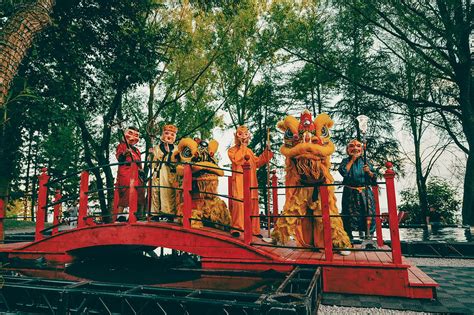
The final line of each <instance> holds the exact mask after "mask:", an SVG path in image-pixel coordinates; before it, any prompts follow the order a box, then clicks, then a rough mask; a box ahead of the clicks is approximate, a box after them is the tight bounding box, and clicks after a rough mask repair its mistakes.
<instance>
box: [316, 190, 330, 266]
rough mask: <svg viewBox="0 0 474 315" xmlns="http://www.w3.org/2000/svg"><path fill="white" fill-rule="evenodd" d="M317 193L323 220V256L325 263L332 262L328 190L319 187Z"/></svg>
mask: <svg viewBox="0 0 474 315" xmlns="http://www.w3.org/2000/svg"><path fill="white" fill-rule="evenodd" d="M319 193H320V195H321V212H322V219H323V228H324V230H323V233H324V254H325V256H326V261H332V259H333V253H332V237H331V218H330V217H329V190H328V187H327V186H320V187H319Z"/></svg>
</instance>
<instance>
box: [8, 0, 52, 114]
mask: <svg viewBox="0 0 474 315" xmlns="http://www.w3.org/2000/svg"><path fill="white" fill-rule="evenodd" d="M54 2H55V1H54V0H38V1H37V2H35V3H33V4H31V5H27V6H25V7H23V8H22V9H20V10H19V11H18V12H16V13H15V14H14V15H13V16H12V17H10V18H9V20H8V22H7V24H6V25H5V27H4V31H3V32H2V35H0V107H3V106H4V105H5V102H6V97H7V94H8V90H9V88H10V84H11V82H12V80H13V78H14V76H15V75H16V72H17V70H18V67H19V65H20V63H21V61H22V60H23V58H24V57H25V54H26V51H27V50H28V49H29V48H30V47H31V45H32V43H33V40H34V37H35V35H36V34H37V33H39V32H40V31H41V30H42V29H43V28H44V27H46V25H48V24H49V23H50V16H49V15H50V14H51V11H52V9H53V5H54Z"/></svg>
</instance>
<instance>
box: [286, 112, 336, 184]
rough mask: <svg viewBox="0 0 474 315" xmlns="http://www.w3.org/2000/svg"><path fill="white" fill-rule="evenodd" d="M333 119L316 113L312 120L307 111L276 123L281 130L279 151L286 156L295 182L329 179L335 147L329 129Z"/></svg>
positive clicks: (316, 181)
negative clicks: (282, 137) (296, 180)
mask: <svg viewBox="0 0 474 315" xmlns="http://www.w3.org/2000/svg"><path fill="white" fill-rule="evenodd" d="M333 124H334V122H333V121H332V120H331V118H330V117H329V115H327V114H319V115H318V116H317V117H316V118H315V119H314V120H312V117H311V113H310V112H309V111H308V110H305V111H303V113H302V114H301V116H300V118H299V119H298V118H296V117H294V116H286V117H285V119H284V120H282V121H280V122H279V123H278V124H277V128H278V129H280V130H281V131H282V132H283V133H284V143H283V146H282V147H281V149H280V152H281V153H282V154H283V155H284V156H285V157H286V164H287V168H289V169H287V170H288V171H289V173H292V172H293V173H292V174H293V175H294V176H297V177H299V178H298V179H299V180H298V181H302V182H307V183H318V182H323V181H326V180H327V179H329V178H330V179H332V177H331V175H330V173H329V168H330V165H331V164H330V157H331V154H333V153H334V151H335V150H336V148H335V146H334V143H333V142H332V141H331V137H330V133H329V129H330V128H331V127H332V126H333Z"/></svg>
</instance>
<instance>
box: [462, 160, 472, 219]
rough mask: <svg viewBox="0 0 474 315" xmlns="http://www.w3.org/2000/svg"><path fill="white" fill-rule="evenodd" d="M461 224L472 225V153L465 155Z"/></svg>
mask: <svg viewBox="0 0 474 315" xmlns="http://www.w3.org/2000/svg"><path fill="white" fill-rule="evenodd" d="M462 221H463V224H466V225H470V226H474V155H473V154H469V155H468V156H467V163H466V174H465V176H464V194H463V206H462Z"/></svg>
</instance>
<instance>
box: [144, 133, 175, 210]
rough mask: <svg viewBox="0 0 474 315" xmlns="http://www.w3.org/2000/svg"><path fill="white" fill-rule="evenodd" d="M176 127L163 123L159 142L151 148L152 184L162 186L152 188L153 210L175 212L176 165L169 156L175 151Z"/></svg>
mask: <svg viewBox="0 0 474 315" xmlns="http://www.w3.org/2000/svg"><path fill="white" fill-rule="evenodd" d="M177 132H178V128H176V126H174V125H165V126H164V127H163V132H162V134H161V137H160V143H159V144H158V145H156V146H155V147H154V148H153V151H152V154H153V161H155V163H153V179H152V183H153V184H152V185H153V186H163V187H160V188H158V189H156V188H154V189H152V194H151V197H152V202H151V209H152V211H153V212H164V213H172V214H176V194H175V190H174V189H169V188H164V186H166V187H173V185H174V184H175V182H176V167H175V166H174V165H172V164H170V162H171V158H172V156H173V153H174V152H175V145H174V142H175V141H176V133H177Z"/></svg>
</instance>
